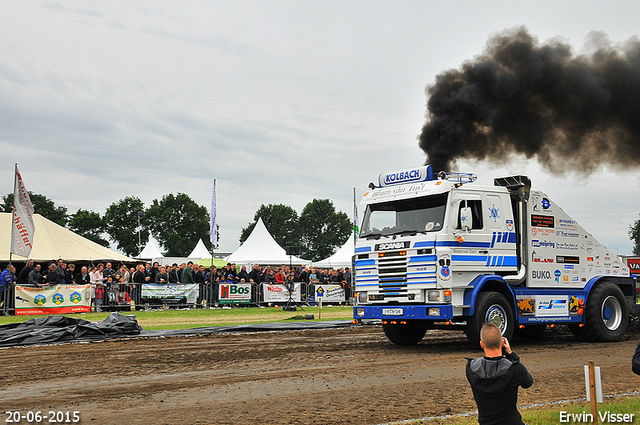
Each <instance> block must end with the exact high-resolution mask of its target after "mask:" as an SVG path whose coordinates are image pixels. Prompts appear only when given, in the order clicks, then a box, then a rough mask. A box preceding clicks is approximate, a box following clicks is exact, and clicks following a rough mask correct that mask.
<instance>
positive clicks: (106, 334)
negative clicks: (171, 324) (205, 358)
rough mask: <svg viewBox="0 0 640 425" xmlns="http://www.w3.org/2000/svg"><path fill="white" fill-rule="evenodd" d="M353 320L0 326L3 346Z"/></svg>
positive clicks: (58, 319)
mask: <svg viewBox="0 0 640 425" xmlns="http://www.w3.org/2000/svg"><path fill="white" fill-rule="evenodd" d="M350 325H352V322H351V320H338V321H331V322H292V323H258V324H252V325H236V326H210V327H206V328H190V329H166V330H154V331H145V330H143V329H142V327H141V326H140V325H138V321H137V320H136V317H135V316H134V315H127V316H124V315H122V314H120V313H111V314H110V315H109V316H108V317H107V318H106V319H104V320H103V321H102V322H90V321H88V320H84V319H75V318H72V317H65V316H60V315H56V316H46V317H39V318H36V319H30V320H27V321H25V322H21V323H8V324H6V325H0V347H11V346H16V345H44V344H55V343H61V342H79V341H99V340H104V339H116V338H139V337H143V338H145V337H146V338H158V337H168V336H188V335H198V334H215V333H225V332H226V333H236V332H238V333H239V332H265V331H293V330H303V329H330V328H343V327H347V326H350Z"/></svg>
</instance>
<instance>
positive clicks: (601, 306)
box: [574, 282, 629, 341]
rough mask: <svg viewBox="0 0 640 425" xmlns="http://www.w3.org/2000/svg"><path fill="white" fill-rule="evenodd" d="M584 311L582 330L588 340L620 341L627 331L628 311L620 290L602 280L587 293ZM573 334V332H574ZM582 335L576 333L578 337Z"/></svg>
mask: <svg viewBox="0 0 640 425" xmlns="http://www.w3.org/2000/svg"><path fill="white" fill-rule="evenodd" d="M585 310H586V312H585V321H586V325H585V326H584V327H583V328H582V329H581V330H580V331H578V333H579V334H580V332H581V331H582V332H584V337H586V338H585V339H587V340H589V341H620V340H621V339H622V337H623V336H624V334H625V332H627V324H628V320H629V312H628V309H627V304H626V302H625V299H624V294H623V293H622V290H621V289H620V288H619V287H618V286H617V285H614V284H613V283H610V282H604V283H603V284H601V285H598V286H596V287H595V288H593V290H592V291H591V294H589V298H588V299H587V306H586V309H585ZM574 335H575V332H574ZM581 336H583V335H578V339H580V337H581Z"/></svg>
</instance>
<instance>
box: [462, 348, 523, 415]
mask: <svg viewBox="0 0 640 425" xmlns="http://www.w3.org/2000/svg"><path fill="white" fill-rule="evenodd" d="M467 360H468V362H467V368H466V373H467V380H468V381H469V383H470V384H471V390H472V391H473V398H475V400H476V404H477V405H478V422H479V423H480V425H498V424H504V425H520V424H523V422H522V417H521V416H520V413H518V409H517V408H516V404H517V402H518V387H519V386H520V387H522V388H529V387H530V386H531V385H532V384H533V378H532V377H531V375H530V374H529V372H528V371H527V368H526V367H524V365H522V364H521V363H520V358H519V357H518V355H517V354H516V353H513V352H512V353H511V354H509V355H507V356H506V357H503V356H500V357H479V358H477V359H467Z"/></svg>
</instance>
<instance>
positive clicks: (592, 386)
mask: <svg viewBox="0 0 640 425" xmlns="http://www.w3.org/2000/svg"><path fill="white" fill-rule="evenodd" d="M588 364H589V394H591V416H593V422H592V423H593V424H594V425H597V424H598V400H597V396H596V368H595V365H594V363H593V361H592V360H589V363H588Z"/></svg>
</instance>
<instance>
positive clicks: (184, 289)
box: [141, 283, 198, 303]
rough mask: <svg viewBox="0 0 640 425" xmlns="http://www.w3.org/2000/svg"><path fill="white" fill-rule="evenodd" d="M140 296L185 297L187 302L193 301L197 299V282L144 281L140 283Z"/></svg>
mask: <svg viewBox="0 0 640 425" xmlns="http://www.w3.org/2000/svg"><path fill="white" fill-rule="evenodd" d="M141 295H142V298H153V299H164V300H166V299H169V300H173V299H175V300H179V299H180V298H186V299H187V302H188V303H194V302H196V300H197V299H198V284H197V283H196V284H192V283H190V284H187V285H183V284H177V283H164V284H159V283H145V284H143V285H142V294H141Z"/></svg>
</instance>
